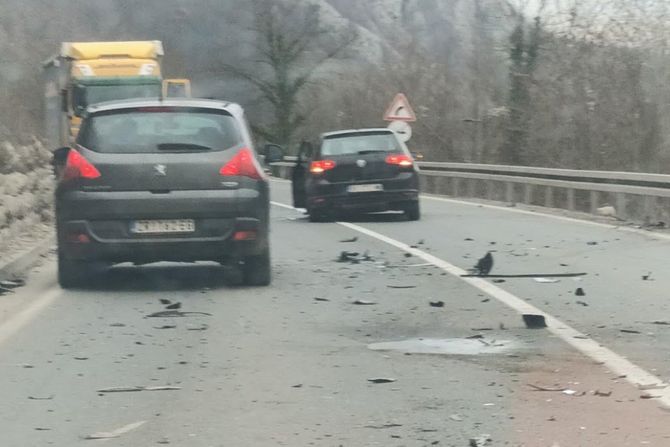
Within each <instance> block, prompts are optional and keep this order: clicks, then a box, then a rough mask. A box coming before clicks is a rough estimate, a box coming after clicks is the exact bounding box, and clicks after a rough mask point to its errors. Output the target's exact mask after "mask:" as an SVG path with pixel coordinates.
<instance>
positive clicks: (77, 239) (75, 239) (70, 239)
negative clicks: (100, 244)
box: [67, 233, 91, 244]
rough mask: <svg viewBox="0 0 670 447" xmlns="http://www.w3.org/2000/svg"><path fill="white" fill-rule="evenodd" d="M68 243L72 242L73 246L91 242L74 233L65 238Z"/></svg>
mask: <svg viewBox="0 0 670 447" xmlns="http://www.w3.org/2000/svg"><path fill="white" fill-rule="evenodd" d="M67 241H68V242H74V243H75V244H88V243H89V242H91V238H90V237H88V235H87V234H84V233H74V234H69V235H68V236H67Z"/></svg>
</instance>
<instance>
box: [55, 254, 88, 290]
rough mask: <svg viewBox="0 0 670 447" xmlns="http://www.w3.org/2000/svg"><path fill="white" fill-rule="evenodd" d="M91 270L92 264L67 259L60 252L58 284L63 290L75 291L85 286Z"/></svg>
mask: <svg viewBox="0 0 670 447" xmlns="http://www.w3.org/2000/svg"><path fill="white" fill-rule="evenodd" d="M91 270H92V269H91V268H90V263H88V262H84V261H73V260H70V259H67V258H66V257H65V256H64V255H63V254H62V253H61V251H60V250H58V284H60V286H61V287H62V288H63V289H74V288H78V287H81V286H83V285H85V284H86V281H87V280H88V279H89V274H90V272H91Z"/></svg>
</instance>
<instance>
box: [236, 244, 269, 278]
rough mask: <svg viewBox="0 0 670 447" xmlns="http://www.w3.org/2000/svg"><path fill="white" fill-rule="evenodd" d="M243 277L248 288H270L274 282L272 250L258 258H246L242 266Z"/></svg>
mask: <svg viewBox="0 0 670 447" xmlns="http://www.w3.org/2000/svg"><path fill="white" fill-rule="evenodd" d="M242 277H243V282H244V284H246V285H248V286H269V285H270V282H272V263H271V262H270V250H269V249H268V250H266V251H265V252H264V253H263V254H260V255H257V256H249V257H247V258H244V260H243V264H242Z"/></svg>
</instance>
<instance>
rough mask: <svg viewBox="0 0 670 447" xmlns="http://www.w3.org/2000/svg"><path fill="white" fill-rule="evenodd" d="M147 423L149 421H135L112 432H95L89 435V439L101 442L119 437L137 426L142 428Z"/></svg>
mask: <svg viewBox="0 0 670 447" xmlns="http://www.w3.org/2000/svg"><path fill="white" fill-rule="evenodd" d="M146 423H147V421H138V422H133V423H132V424H128V425H124V426H123V427H121V428H117V429H116V430H113V431H110V432H99V433H93V434H92V435H89V436H88V437H87V439H95V440H98V441H100V442H105V441H109V440H110V439H114V438H118V437H120V436H121V435H123V434H126V433H128V432H129V431H133V430H135V429H137V428H140V427H141V426H143V425H144V424H146Z"/></svg>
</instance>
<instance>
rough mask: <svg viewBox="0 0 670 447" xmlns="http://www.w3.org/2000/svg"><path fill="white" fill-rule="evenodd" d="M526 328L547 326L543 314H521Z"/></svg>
mask: <svg viewBox="0 0 670 447" xmlns="http://www.w3.org/2000/svg"><path fill="white" fill-rule="evenodd" d="M521 317H522V318H523V322H524V323H525V324H526V327H527V328H528V329H543V328H546V327H547V322H546V320H545V318H544V315H537V314H523V315H522V316H521Z"/></svg>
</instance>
